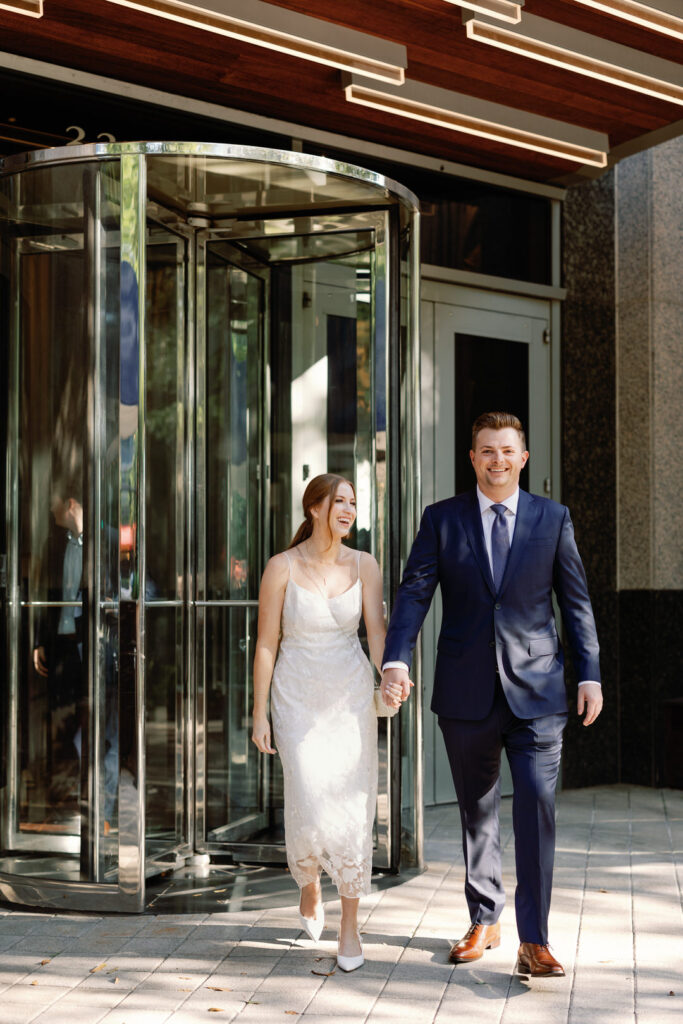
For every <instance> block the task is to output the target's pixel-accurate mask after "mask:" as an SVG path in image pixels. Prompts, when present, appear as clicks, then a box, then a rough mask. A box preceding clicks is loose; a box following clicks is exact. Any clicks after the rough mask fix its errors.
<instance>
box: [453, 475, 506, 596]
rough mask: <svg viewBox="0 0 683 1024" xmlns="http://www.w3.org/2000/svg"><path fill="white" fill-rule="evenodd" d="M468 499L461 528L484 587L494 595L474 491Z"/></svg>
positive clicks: (477, 502) (479, 512)
mask: <svg viewBox="0 0 683 1024" xmlns="http://www.w3.org/2000/svg"><path fill="white" fill-rule="evenodd" d="M469 499H470V500H469V501H468V503H467V504H466V505H465V507H464V509H463V512H462V520H463V526H464V528H465V533H466V534H467V540H468V541H469V545H470V548H471V549H472V553H473V554H474V557H475V558H476V560H477V563H478V565H479V568H480V569H481V573H482V576H483V577H484V579H485V581H486V586H487V587H488V588H489V590H490V591H491V593H492V594H494V595H495V590H494V587H493V576H492V575H491V564H490V562H489V556H488V555H487V553H486V545H485V544H484V530H483V527H482V525H481V511H480V509H479V501H478V499H477V492H476V490H475V491H471V492H470V494H469ZM508 561H509V559H508Z"/></svg>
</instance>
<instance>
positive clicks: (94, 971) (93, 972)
mask: <svg viewBox="0 0 683 1024" xmlns="http://www.w3.org/2000/svg"><path fill="white" fill-rule="evenodd" d="M106 966H107V963H106V961H105V962H104V963H103V964H98V965H97V967H91V968H90V973H91V974H97V972H98V971H101V970H102V968H103V967H106Z"/></svg>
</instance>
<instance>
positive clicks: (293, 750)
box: [271, 552, 377, 897]
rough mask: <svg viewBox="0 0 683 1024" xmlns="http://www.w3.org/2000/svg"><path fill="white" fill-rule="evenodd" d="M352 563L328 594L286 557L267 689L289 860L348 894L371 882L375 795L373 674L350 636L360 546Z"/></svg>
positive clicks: (306, 875)
mask: <svg viewBox="0 0 683 1024" xmlns="http://www.w3.org/2000/svg"><path fill="white" fill-rule="evenodd" d="M287 560H288V561H289V555H287ZM357 565H358V569H359V575H358V577H357V579H356V582H355V583H354V584H352V586H351V587H349V589H348V590H345V591H344V593H342V594H339V595H337V596H336V597H331V598H326V597H324V596H323V594H322V593H316V592H314V591H312V590H307V589H306V588H305V587H302V586H299V584H297V583H296V582H295V581H294V580H293V579H292V572H291V569H292V567H291V561H290V573H289V580H288V582H287V588H286V591H285V598H284V604H283V607H282V639H281V641H280V650H279V653H278V657H277V662H276V665H275V670H274V672H273V683H272V690H271V712H272V718H273V733H274V739H275V746H276V748H277V751H278V753H279V755H280V760H281V761H282V768H283V775H284V798H285V843H286V847H287V863H288V865H289V870H290V871H291V873H292V877H293V878H294V880H295V882H296V883H297V885H299V886H300V887H303V886H304V885H308V884H310V883H311V882H315V881H316V880H317V878H318V876H319V874H320V870H321V868H322V869H324V870H325V871H326V872H327V873H328V875H329V876H330V878H331V879H332V881H333V882H334V884H335V885H336V887H337V889H338V891H339V894H340V895H341V896H348V897H358V896H364V895H366V894H367V893H368V892H369V891H370V874H371V869H372V825H373V821H374V817H375V806H376V802H377V715H376V712H375V706H374V700H373V687H374V678H373V672H372V667H371V665H370V662H369V661H368V659H367V658H366V656H365V654H364V652H363V649H362V647H361V645H360V640H359V639H358V623H359V621H360V617H361V612H362V586H363V584H362V581H361V579H360V552H358V563H357Z"/></svg>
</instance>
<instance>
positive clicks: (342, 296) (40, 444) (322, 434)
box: [0, 144, 419, 910]
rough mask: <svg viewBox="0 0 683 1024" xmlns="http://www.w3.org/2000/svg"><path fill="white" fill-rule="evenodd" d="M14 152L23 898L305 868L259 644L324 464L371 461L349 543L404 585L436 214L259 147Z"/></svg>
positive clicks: (12, 538) (10, 837)
mask: <svg viewBox="0 0 683 1024" xmlns="http://www.w3.org/2000/svg"><path fill="white" fill-rule="evenodd" d="M7 164H8V165H9V166H7V167H6V168H5V169H4V170H5V173H4V175H3V176H0V201H1V203H2V208H1V211H0V212H1V215H2V222H3V236H2V278H1V279H2V285H3V291H2V293H1V295H0V304H1V308H2V331H3V333H2V336H1V338H2V350H1V351H2V359H3V369H4V370H6V373H5V375H4V379H5V380H6V381H7V388H6V395H5V396H4V398H3V401H6V417H3V423H2V430H3V431H4V435H3V438H2V439H3V442H4V445H5V448H6V451H7V459H6V461H5V466H6V477H5V480H4V485H5V493H6V495H7V500H6V503H5V511H4V515H5V522H4V530H3V534H2V538H3V540H2V552H1V554H2V568H3V571H4V576H3V578H2V580H0V582H1V583H2V586H1V587H0V598H1V599H2V612H3V620H4V621H3V631H2V644H3V650H2V654H3V675H2V681H1V682H2V694H1V695H0V696H1V697H2V701H3V716H4V717H3V721H4V732H3V737H2V739H3V743H4V745H5V753H6V756H5V758H4V763H5V774H4V777H3V778H2V779H0V844H1V848H0V892H1V893H2V894H3V895H4V897H5V898H8V899H12V900H14V901H16V902H25V903H30V904H36V905H47V906H61V907H64V906H72V907H81V908H84V909H86V908H89V909H107V908H110V909H119V910H134V909H139V908H140V907H141V906H143V905H144V889H145V878H146V877H148V876H149V875H150V874H154V873H158V872H159V871H161V870H165V869H168V868H173V867H177V866H179V865H181V864H182V863H184V858H186V857H188V856H189V855H194V854H197V853H204V854H208V855H211V856H214V857H215V856H223V857H229V858H233V859H234V860H240V861H243V860H247V861H250V862H259V863H264V862H268V863H273V862H279V861H283V860H284V844H283V838H284V837H283V813H282V776H281V771H280V768H279V762H278V761H277V760H276V759H267V758H265V757H263V756H262V755H260V754H259V753H258V751H257V749H256V747H255V746H254V745H253V744H251V742H250V738H249V737H250V732H251V723H250V712H251V701H252V660H253V653H254V644H255V640H256V631H257V610H258V607H257V600H258V587H259V580H260V576H261V573H262V572H263V568H264V566H265V563H266V561H267V559H268V557H270V555H271V554H272V553H274V552H276V551H279V550H282V549H283V548H284V547H286V546H287V544H288V543H289V539H290V537H291V536H292V534H293V533H294V531H295V529H296V527H297V526H298V523H299V521H300V508H301V497H302V494H303V491H304V489H305V487H306V483H307V481H308V480H309V479H310V478H311V477H313V476H315V475H316V474H317V473H321V472H326V471H333V472H339V473H342V474H344V475H346V476H349V477H352V478H353V479H355V481H356V486H357V493H358V517H357V523H356V527H355V529H354V534H353V536H352V538H351V539H350V543H351V544H352V545H353V546H356V547H359V548H361V549H363V550H368V551H371V552H373V553H374V554H375V555H376V557H377V558H378V560H379V562H380V565H381V566H382V569H383V572H384V577H385V587H386V593H387V596H388V595H389V594H390V593H391V590H392V587H393V586H394V585H395V584H396V582H397V577H398V572H399V569H400V558H401V555H402V550H401V549H402V547H403V545H404V538H407V537H409V536H410V533H411V529H412V524H413V521H414V513H415V508H414V504H415V502H414V500H413V499H414V497H415V492H414V490H413V483H414V481H413V480H412V479H409V480H408V481H406V479H405V476H404V475H402V470H401V467H405V466H406V465H408V464H410V460H411V459H413V458H414V455H415V452H414V450H413V448H414V444H415V443H416V437H417V432H416V431H414V430H413V429H411V422H412V421H411V417H412V416H413V402H414V395H413V391H412V388H413V380H414V377H413V373H412V369H413V363H412V358H413V348H412V337H413V331H414V309H415V304H414V303H413V291H414V289H413V291H411V289H410V288H405V287H403V286H404V285H405V284H406V283H407V282H408V283H409V282H413V284H414V266H415V264H414V262H411V256H410V242H411V240H412V236H413V234H414V223H413V221H414V217H415V212H414V206H413V204H412V199H411V197H410V196H409V194H404V193H403V192H402V190H400V188H399V187H398V186H393V185H392V186H391V188H390V187H389V184H391V183H387V182H385V181H384V179H380V178H378V176H375V175H369V174H368V172H358V171H357V170H356V169H353V168H346V167H342V168H340V167H339V166H338V165H334V164H331V163H330V162H329V161H325V160H321V159H319V158H311V157H305V158H304V157H302V156H301V155H300V154H284V153H282V154H277V153H272V152H268V153H264V152H262V151H259V150H247V149H243V148H236V147H233V148H229V147H215V146H211V147H201V146H193V145H189V144H187V145H185V144H168V145H164V146H161V145H152V144H150V145H149V146H145V145H143V144H139V145H138V144H130V145H113V146H98V147H92V148H91V147H84V148H83V149H82V150H78V149H75V148H74V149H71V150H69V151H66V150H65V151H59V150H57V151H53V152H47V153H43V154H40V153H39V154H32V155H31V158H30V160H29V161H28V166H24V165H23V164H22V161H21V160H19V159H18V158H14V164H15V166H12V161H11V160H8V161H7ZM401 268H403V274H401ZM402 289H403V295H402V296H401V294H400V293H401V290H402ZM401 324H403V326H401ZM401 422H402V423H403V427H404V429H403V430H400V429H399V425H400V423H401ZM406 426H407V427H408V428H409V429H408V430H406ZM406 496H407V498H408V500H407V501H406ZM399 510H400V511H399ZM418 722H419V714H418V713H417V709H416V713H415V715H414V716H413V715H412V713H411V715H407V716H404V718H403V721H402V722H401V723H400V724H399V723H398V722H397V721H394V722H393V723H392V724H388V723H387V721H386V720H385V721H382V722H381V723H380V764H381V778H380V797H379V802H378V814H377V820H376V832H375V864H376V867H378V868H384V869H386V868H396V867H397V865H398V862H399V859H400V857H401V848H403V858H404V862H406V861H410V859H411V858H413V859H415V856H416V850H417V844H418V842H419V823H418V822H419V810H417V809H416V808H417V802H418V799H419V779H417V781H416V777H415V773H416V772H419V763H417V761H416V759H415V751H416V750H417V749H419V735H417V733H416V731H415V730H416V728H417V724H416V723H418ZM418 760H419V759H418ZM401 791H402V792H403V799H402V800H401ZM417 856H419V854H417Z"/></svg>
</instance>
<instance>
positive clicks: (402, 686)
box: [380, 668, 415, 708]
mask: <svg viewBox="0 0 683 1024" xmlns="http://www.w3.org/2000/svg"><path fill="white" fill-rule="evenodd" d="M414 685H415V684H414V683H413V682H412V681H411V679H410V676H409V675H408V673H407V671H406V670H405V669H404V668H387V669H385V670H384V672H383V673H382V683H381V687H380V689H381V692H382V700H383V701H384V703H385V704H386V706H387V707H388V708H400V706H401V704H402V702H403V701H404V700H407V699H408V697H409V696H410V688H411V687H412V686H414Z"/></svg>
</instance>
